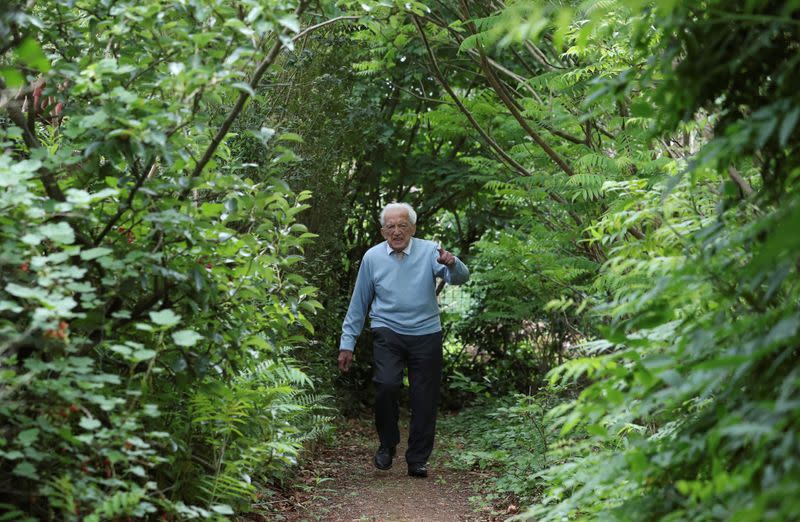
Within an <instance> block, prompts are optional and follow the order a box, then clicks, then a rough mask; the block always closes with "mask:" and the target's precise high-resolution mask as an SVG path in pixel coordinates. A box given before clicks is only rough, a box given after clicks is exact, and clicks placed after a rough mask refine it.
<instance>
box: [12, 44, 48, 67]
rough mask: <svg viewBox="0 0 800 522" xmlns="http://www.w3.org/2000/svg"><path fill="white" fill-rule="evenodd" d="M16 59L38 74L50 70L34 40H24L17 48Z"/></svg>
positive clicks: (45, 57)
mask: <svg viewBox="0 0 800 522" xmlns="http://www.w3.org/2000/svg"><path fill="white" fill-rule="evenodd" d="M17 57H19V59H20V60H22V62H23V63H24V64H25V65H27V66H28V67H33V68H34V69H37V70H38V71H39V72H42V73H46V72H47V71H49V70H50V60H48V59H47V56H45V54H44V52H43V51H42V47H41V46H40V45H39V42H37V41H36V40H35V39H34V38H30V37H28V38H25V40H23V41H22V43H21V44H19V47H17Z"/></svg>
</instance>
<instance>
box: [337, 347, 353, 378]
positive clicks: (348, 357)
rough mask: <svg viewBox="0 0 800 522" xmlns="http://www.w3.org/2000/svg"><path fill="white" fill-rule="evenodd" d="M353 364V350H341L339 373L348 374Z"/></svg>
mask: <svg viewBox="0 0 800 522" xmlns="http://www.w3.org/2000/svg"><path fill="white" fill-rule="evenodd" d="M352 362H353V352H352V351H351V350H340V351H339V371H340V372H345V373H346V372H348V371H350V363H352Z"/></svg>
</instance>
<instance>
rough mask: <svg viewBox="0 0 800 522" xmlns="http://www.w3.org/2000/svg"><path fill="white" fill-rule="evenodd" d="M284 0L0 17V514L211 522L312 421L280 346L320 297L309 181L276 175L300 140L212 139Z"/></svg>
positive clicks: (320, 416) (316, 413)
mask: <svg viewBox="0 0 800 522" xmlns="http://www.w3.org/2000/svg"><path fill="white" fill-rule="evenodd" d="M296 7H297V6H296V4H295V3H294V2H277V3H273V4H271V5H270V6H269V7H266V6H264V5H262V3H259V2H249V1H244V2H237V3H236V4H230V3H226V2H216V1H209V2H194V3H191V5H188V4H187V5H185V6H177V7H176V6H175V5H173V4H172V3H163V2H157V1H154V2H145V3H142V2H121V3H120V2H117V3H115V4H114V5H113V6H109V5H107V3H105V2H95V1H92V0H87V1H80V2H59V1H52V2H45V3H38V4H36V6H35V7H34V8H33V9H32V10H30V11H29V12H25V13H23V12H22V11H21V10H16V11H15V10H14V9H13V6H12V7H11V11H10V14H8V13H4V14H3V18H2V21H1V22H0V33H2V34H3V35H6V36H8V39H7V40H4V44H3V47H2V48H3V55H2V57H0V60H1V62H0V63H2V65H3V67H4V68H3V73H2V78H3V79H4V80H3V81H4V82H5V86H11V85H12V84H13V81H12V80H14V78H17V77H22V79H23V82H22V83H21V89H20V90H17V91H15V92H14V93H11V91H9V90H4V91H3V101H2V108H3V110H4V114H3V116H2V119H1V120H0V122H1V123H2V129H1V130H0V143H2V147H3V155H2V156H0V209H2V212H1V213H0V238H1V239H0V274H2V275H0V357H2V359H0V396H1V397H2V400H1V401H0V418H2V429H0V488H2V490H3V492H4V500H6V503H5V504H4V505H3V511H4V513H5V514H4V516H7V517H11V518H15V519H16V518H20V519H23V518H25V517H34V518H36V519H49V520H79V519H86V520H109V519H114V518H122V517H135V518H142V519H144V518H154V517H156V516H164V517H167V518H169V517H173V516H174V517H178V518H180V519H191V518H202V519H215V518H217V519H222V518H225V517H226V516H228V515H232V514H233V513H234V508H235V509H237V510H247V509H248V508H249V505H250V501H251V500H252V498H253V492H254V491H255V490H256V488H257V487H258V486H259V485H261V484H263V483H265V482H268V481H271V480H276V479H279V478H281V477H283V476H284V475H285V474H286V473H287V470H288V469H289V468H290V467H291V466H292V465H293V464H294V462H295V461H296V458H297V454H298V451H299V449H300V447H301V444H302V442H303V441H306V440H311V439H312V438H314V437H317V436H323V435H324V434H325V431H326V430H325V426H326V424H327V422H326V416H325V415H324V411H323V410H321V409H320V407H319V404H321V403H322V402H324V401H325V400H327V398H326V396H325V395H324V394H311V393H310V390H311V388H312V381H311V379H310V378H309V377H307V376H305V374H304V373H303V372H301V371H300V370H299V369H298V367H299V363H298V362H297V361H296V360H293V359H291V358H290V357H289V355H288V353H289V351H291V349H292V348H293V347H296V346H299V345H302V344H304V343H305V342H306V340H305V336H306V335H307V334H308V333H310V332H313V325H312V324H311V321H310V318H311V317H312V316H313V315H314V314H315V313H316V311H317V310H318V309H319V308H320V303H319V302H318V301H316V299H315V296H316V288H315V287H314V286H312V285H310V284H309V283H308V282H307V280H306V279H305V278H304V277H303V276H302V275H300V273H299V272H300V271H299V265H298V263H299V262H300V261H302V259H303V249H304V246H305V245H306V244H307V242H308V240H309V238H310V237H312V235H311V234H309V233H308V232H307V229H306V227H305V226H303V225H301V224H299V223H297V216H298V214H300V213H301V212H302V211H303V210H305V209H307V208H308V205H307V204H306V203H304V202H305V201H307V200H308V198H309V197H310V194H309V193H308V192H306V191H303V190H298V191H293V190H291V189H290V188H289V187H288V185H287V184H286V182H285V181H283V180H281V179H280V178H281V176H283V175H284V174H285V172H284V170H285V169H286V168H287V167H286V165H287V164H288V163H289V162H290V161H291V160H292V158H293V150H292V148H291V144H292V143H295V142H296V141H297V138H298V137H297V136H296V135H292V134H285V135H283V136H279V137H277V138H276V139H275V142H274V145H272V146H271V147H269V148H267V149H266V151H265V152H264V154H263V157H262V158H261V160H260V163H259V165H258V166H257V168H255V169H250V170H248V169H246V168H245V167H244V165H242V163H243V162H246V161H248V160H250V158H247V157H246V156H244V155H242V154H239V153H238V151H237V150H235V149H233V148H231V147H230V146H229V141H227V139H226V136H225V133H224V132H222V133H221V134H219V138H220V141H219V143H217V142H216V141H214V140H213V139H212V137H213V136H214V134H215V133H220V131H219V129H220V125H221V124H222V121H223V119H224V118H225V117H226V116H227V115H228V114H233V113H231V112H230V111H231V110H232V109H231V107H232V101H233V100H235V99H236V97H237V96H239V93H241V92H243V91H244V92H248V90H249V89H250V87H249V86H248V85H247V84H246V83H244V82H245V81H246V80H249V78H250V77H251V75H252V74H253V71H254V68H255V66H254V60H255V59H259V60H260V59H261V58H259V57H262V56H263V55H264V54H265V52H266V50H267V49H268V48H269V46H270V45H272V42H274V40H275V39H276V38H282V39H284V40H287V35H289V34H290V33H292V32H296V31H297V30H298V19H297V17H296V15H295V14H293V12H294V9H295V8H296ZM282 31H283V32H284V33H285V34H282V35H279V34H278V33H281V32H282ZM6 41H8V45H6V44H5V42H6ZM9 71H12V72H9ZM233 115H234V116H235V114H233ZM244 130H245V129H243V131H244ZM262 135H263V132H262ZM231 137H232V136H231V135H228V136H227V138H228V139H229V138H231ZM204 156H205V157H206V158H207V159H208V161H207V162H206V160H205V159H202V158H204ZM189 405H191V406H189Z"/></svg>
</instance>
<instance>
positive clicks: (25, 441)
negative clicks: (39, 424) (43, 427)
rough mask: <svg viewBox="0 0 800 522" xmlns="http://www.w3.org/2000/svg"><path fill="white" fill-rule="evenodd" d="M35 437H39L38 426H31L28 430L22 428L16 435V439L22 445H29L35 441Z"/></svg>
mask: <svg viewBox="0 0 800 522" xmlns="http://www.w3.org/2000/svg"><path fill="white" fill-rule="evenodd" d="M37 438H39V429H38V428H31V429H29V430H23V431H21V432H19V435H17V440H18V441H19V442H20V444H22V445H23V446H30V445H31V444H33V443H34V442H36V439H37Z"/></svg>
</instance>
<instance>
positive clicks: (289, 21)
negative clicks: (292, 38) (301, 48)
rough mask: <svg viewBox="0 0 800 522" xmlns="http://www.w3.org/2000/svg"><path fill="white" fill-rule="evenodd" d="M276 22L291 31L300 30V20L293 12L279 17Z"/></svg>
mask: <svg viewBox="0 0 800 522" xmlns="http://www.w3.org/2000/svg"><path fill="white" fill-rule="evenodd" d="M278 23H279V24H281V25H282V26H284V27H285V28H287V29H289V30H290V31H292V32H295V33H296V32H299V31H300V21H299V20H298V19H297V17H296V16H295V15H293V14H290V15H286V16H283V17H281V18H279V19H278Z"/></svg>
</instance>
